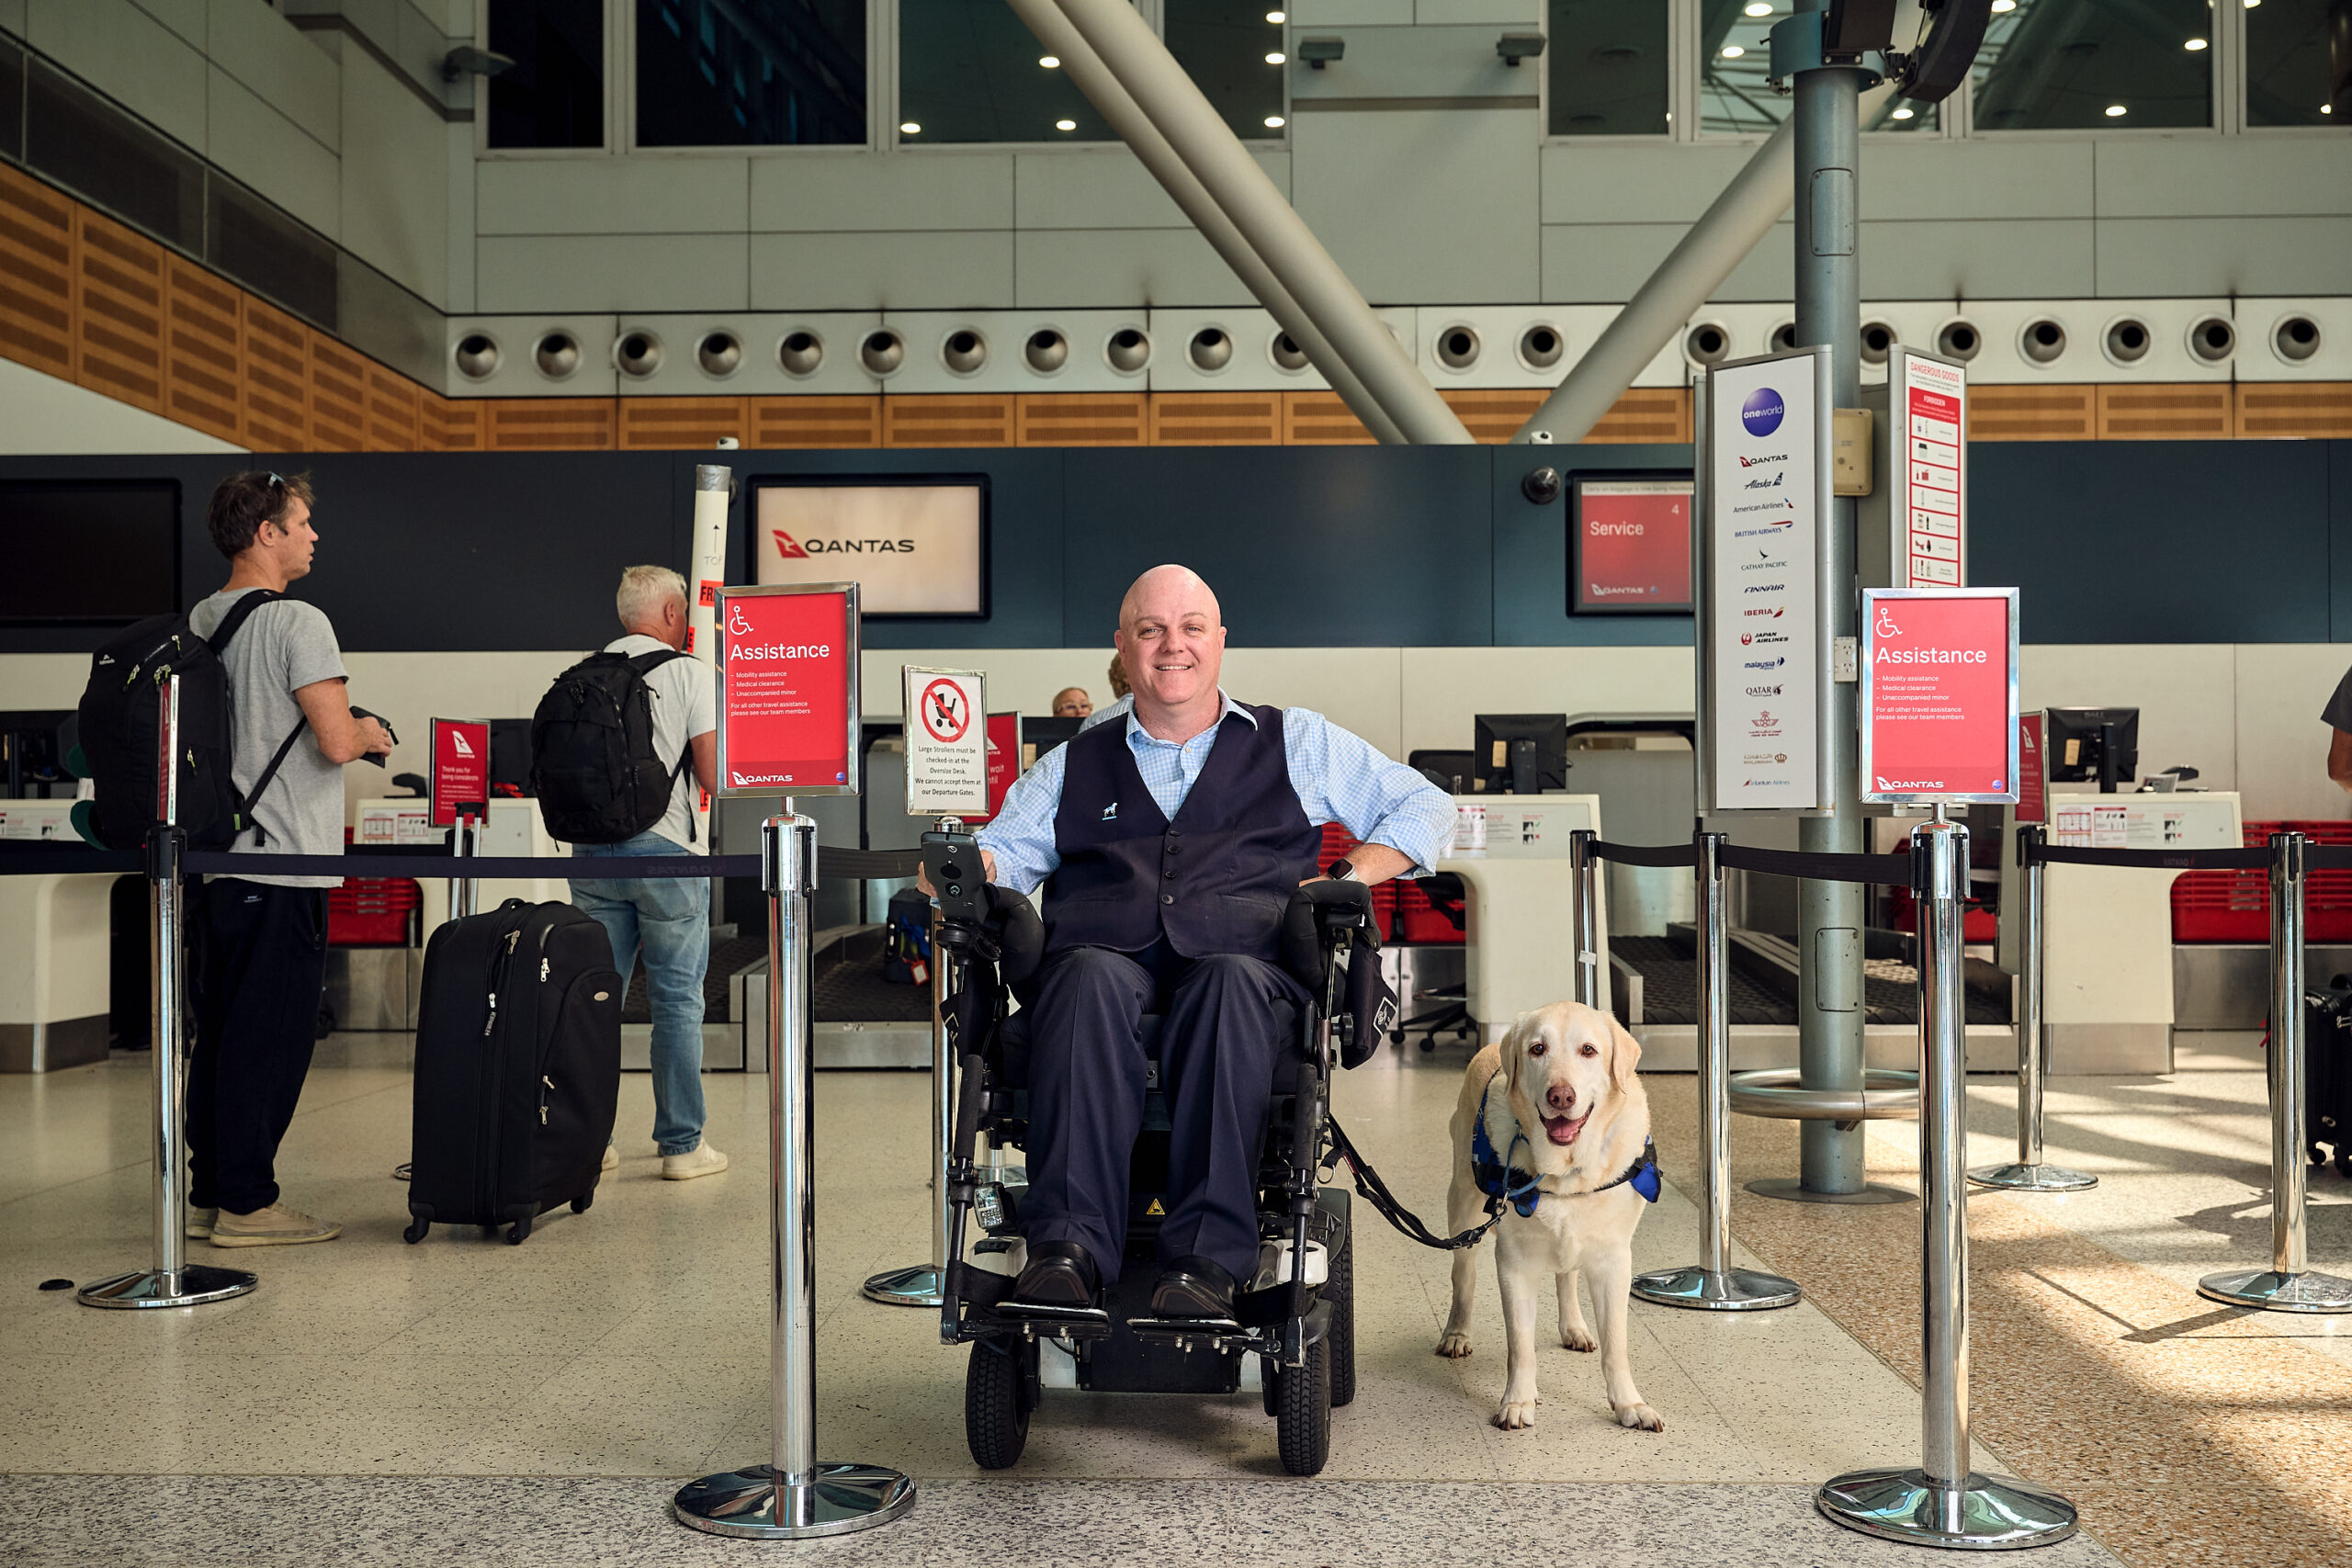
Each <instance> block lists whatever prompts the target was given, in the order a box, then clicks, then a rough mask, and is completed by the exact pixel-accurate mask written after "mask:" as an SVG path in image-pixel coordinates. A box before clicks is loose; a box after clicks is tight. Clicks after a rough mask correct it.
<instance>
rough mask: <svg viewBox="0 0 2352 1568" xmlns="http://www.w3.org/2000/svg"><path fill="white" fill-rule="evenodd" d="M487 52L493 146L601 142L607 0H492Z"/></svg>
mask: <svg viewBox="0 0 2352 1568" xmlns="http://www.w3.org/2000/svg"><path fill="white" fill-rule="evenodd" d="M489 47H490V49H491V50H492V52H494V53H498V54H503V55H505V56H506V57H507V58H509V59H510V60H512V61H514V62H515V65H514V68H513V69H512V70H509V71H503V72H501V73H499V74H497V75H495V76H489V77H484V78H482V81H483V83H484V85H485V93H484V96H485V97H486V98H487V99H488V102H489V121H490V125H489V131H490V145H492V147H602V146H603V145H604V144H605V0H490V38H489Z"/></svg>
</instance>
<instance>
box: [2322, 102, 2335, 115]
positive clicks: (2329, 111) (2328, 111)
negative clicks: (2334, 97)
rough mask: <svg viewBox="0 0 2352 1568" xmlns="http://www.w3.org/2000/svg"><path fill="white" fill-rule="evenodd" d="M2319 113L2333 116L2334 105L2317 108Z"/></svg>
mask: <svg viewBox="0 0 2352 1568" xmlns="http://www.w3.org/2000/svg"><path fill="white" fill-rule="evenodd" d="M2319 112H2320V113H2322V114H2334V113H2335V105H2334V104H2322V105H2320V107H2319Z"/></svg>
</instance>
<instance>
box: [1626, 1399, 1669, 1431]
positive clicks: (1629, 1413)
mask: <svg viewBox="0 0 2352 1568" xmlns="http://www.w3.org/2000/svg"><path fill="white" fill-rule="evenodd" d="M1617 1425H1619V1426H1620V1427H1630V1428H1632V1429H1633V1430H1634V1431H1637V1432H1663V1431H1665V1430H1666V1417H1665V1416H1660V1415H1659V1414H1658V1413H1657V1411H1655V1410H1652V1409H1651V1408H1650V1407H1649V1406H1648V1405H1646V1404H1628V1405H1626V1406H1625V1407H1624V1408H1623V1409H1622V1410H1620V1411H1618V1412H1617Z"/></svg>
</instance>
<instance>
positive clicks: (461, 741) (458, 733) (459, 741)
mask: <svg viewBox="0 0 2352 1568" xmlns="http://www.w3.org/2000/svg"><path fill="white" fill-rule="evenodd" d="M449 744H450V745H451V746H454V747H456V748H457V751H458V756H460V757H470V756H472V755H473V754H474V749H473V743H472V742H471V741H469V740H468V739H466V732H465V731H464V730H462V729H453V730H451V731H450V732H449Z"/></svg>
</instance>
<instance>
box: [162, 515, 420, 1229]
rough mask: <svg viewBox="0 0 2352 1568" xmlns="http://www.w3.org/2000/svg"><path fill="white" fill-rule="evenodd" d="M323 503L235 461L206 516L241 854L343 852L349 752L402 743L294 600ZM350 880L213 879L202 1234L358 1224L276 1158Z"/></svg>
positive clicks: (191, 1213) (194, 1076)
mask: <svg viewBox="0 0 2352 1568" xmlns="http://www.w3.org/2000/svg"><path fill="white" fill-rule="evenodd" d="M312 500H313V497H312V495H311V486H310V484H309V482H308V480H307V479H305V477H304V476H302V475H300V474H297V475H294V476H293V477H291V478H286V477H282V476H280V475H277V474H273V473H244V474H234V475H232V476H231V477H230V478H228V479H223V480H221V481H220V488H218V489H217V490H215V491H213V492H212V501H211V504H210V505H209V507H208V508H207V509H206V512H205V519H204V521H205V526H206V527H207V529H209V531H210V533H211V535H212V543H213V544H214V546H216V547H218V548H219V549H220V553H221V554H222V555H224V556H226V557H228V558H229V562H230V570H229V581H228V584H227V586H225V587H223V588H222V589H221V590H220V592H217V593H215V594H213V595H211V596H210V597H209V598H208V599H206V600H205V601H204V602H203V603H201V604H198V605H197V606H196V607H195V608H194V609H193V610H190V611H189V612H188V617H187V619H188V625H189V626H190V627H191V628H192V629H193V630H194V631H195V632H196V634H197V636H198V637H208V638H210V637H216V636H217V634H218V633H220V631H221V630H222V629H223V628H224V626H226V627H227V628H228V630H229V635H228V637H227V638H226V639H225V640H224V641H221V642H220V644H219V646H218V649H217V651H218V653H219V657H220V663H221V666H222V668H223V671H224V672H225V674H226V676H227V683H228V696H229V720H230V728H229V737H230V747H229V754H230V759H231V761H230V775H231V778H232V781H233V783H234V786H235V789H236V791H237V794H238V795H239V797H240V798H241V799H242V800H243V810H242V811H241V812H240V813H239V814H238V817H237V819H236V826H237V833H236V837H235V838H234V839H233V840H231V842H230V844H229V848H230V850H231V851H232V852H245V853H254V852H260V853H267V854H296V855H337V854H341V853H342V852H343V824H344V795H343V768H344V765H345V763H348V762H356V761H358V760H359V759H360V758H362V757H367V756H382V755H384V754H385V753H387V752H389V751H390V750H391V749H392V737H391V733H390V731H389V730H388V729H386V728H384V725H383V723H382V721H380V720H379V719H376V718H373V717H369V716H364V715H359V714H355V713H354V712H353V711H352V708H351V704H350V702H349V700H348V698H347V696H346V694H345V688H344V682H345V678H346V677H345V671H344V668H343V652H342V649H340V648H339V647H338V646H337V644H336V642H335V636H334V626H331V625H330V624H328V621H327V618H326V615H325V614H324V613H323V612H322V611H321V610H320V609H319V608H318V607H317V606H316V605H314V604H304V603H302V602H301V601H300V600H298V599H286V598H281V597H280V595H281V594H283V593H284V592H285V591H286V589H287V587H288V584H290V583H292V582H293V581H295V580H296V579H297V578H300V577H306V576H308V575H309V574H310V570H311V557H312V555H313V554H314V553H315V552H316V551H317V549H318V544H319V536H318V534H317V532H316V530H314V529H313V528H312V527H311V502H312ZM254 595H258V596H259V597H258V598H254ZM248 600H251V601H252V602H251V603H250V604H247V603H246V601H248ZM232 618H233V620H234V621H235V624H234V625H233V626H231V625H230V623H231V622H232ZM341 881H342V878H340V877H335V876H240V875H234V874H232V875H226V876H216V877H213V878H212V879H211V880H210V882H209V884H207V886H205V889H204V894H203V932H204V938H203V966H202V972H201V977H200V979H199V981H198V991H197V1028H196V1051H195V1054H194V1055H193V1057H192V1058H191V1060H190V1062H189V1065H188V1085H187V1141H188V1152H189V1161H188V1163H189V1168H190V1176H189V1181H188V1211H187V1213H188V1225H187V1231H188V1234H189V1235H198V1236H201V1235H209V1236H210V1237H211V1238H212V1245H213V1246H215V1247H282V1246H287V1245H289V1244H293V1243H299V1242H309V1241H331V1240H333V1239H334V1237H335V1236H336V1235H338V1234H339V1233H340V1232H341V1230H342V1228H343V1227H342V1226H340V1225H338V1224H334V1223H333V1222H332V1221H326V1220H319V1219H314V1218H312V1217H311V1215H309V1214H306V1213H302V1212H301V1211H300V1210H299V1209H294V1208H289V1207H288V1206H287V1205H286V1204H284V1203H282V1202H280V1201H278V1188H277V1175H276V1170H275V1163H276V1160H277V1145H278V1142H279V1140H281V1139H282V1138H284V1137H285V1135H286V1129H287V1127H288V1124H289V1123H290V1122H292V1121H293V1119H294V1107H295V1102H296V1101H297V1100H300V1098H301V1095H302V1080H303V1079H304V1078H305V1077H308V1076H309V1074H310V1070H311V1045H312V1044H313V1043H314V1042H315V1041H316V1039H317V1021H318V1011H319V992H320V989H321V987H322V986H323V985H324V983H325V979H326V958H327V893H326V890H327V889H328V888H330V887H334V886H339V885H340V883H341Z"/></svg>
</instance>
